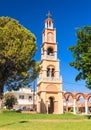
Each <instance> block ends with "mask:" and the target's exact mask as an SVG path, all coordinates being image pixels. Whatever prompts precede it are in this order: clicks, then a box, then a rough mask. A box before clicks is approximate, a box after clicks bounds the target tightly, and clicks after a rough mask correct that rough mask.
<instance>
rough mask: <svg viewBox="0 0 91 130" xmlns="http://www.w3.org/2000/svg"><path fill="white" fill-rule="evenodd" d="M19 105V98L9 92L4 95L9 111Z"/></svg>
mask: <svg viewBox="0 0 91 130" xmlns="http://www.w3.org/2000/svg"><path fill="white" fill-rule="evenodd" d="M16 103H17V98H16V96H15V95H14V94H12V93H11V92H8V93H6V94H5V95H4V105H5V106H6V108H7V109H12V108H13V106H14V105H15V104H16Z"/></svg>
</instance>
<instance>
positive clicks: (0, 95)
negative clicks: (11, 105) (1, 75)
mask: <svg viewBox="0 0 91 130" xmlns="http://www.w3.org/2000/svg"><path fill="white" fill-rule="evenodd" d="M3 89H4V83H3V82H0V99H1V100H2V98H3V93H4V91H3Z"/></svg>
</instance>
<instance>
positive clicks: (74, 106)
mask: <svg viewBox="0 0 91 130" xmlns="http://www.w3.org/2000/svg"><path fill="white" fill-rule="evenodd" d="M73 108H74V114H76V99H74V105H73Z"/></svg>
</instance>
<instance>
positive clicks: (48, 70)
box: [47, 68, 50, 77]
mask: <svg viewBox="0 0 91 130" xmlns="http://www.w3.org/2000/svg"><path fill="white" fill-rule="evenodd" d="M47 77H50V68H47Z"/></svg>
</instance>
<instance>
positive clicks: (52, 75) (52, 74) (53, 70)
mask: <svg viewBox="0 0 91 130" xmlns="http://www.w3.org/2000/svg"><path fill="white" fill-rule="evenodd" d="M54 72H55V69H54V68H52V71H51V77H54Z"/></svg>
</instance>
